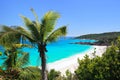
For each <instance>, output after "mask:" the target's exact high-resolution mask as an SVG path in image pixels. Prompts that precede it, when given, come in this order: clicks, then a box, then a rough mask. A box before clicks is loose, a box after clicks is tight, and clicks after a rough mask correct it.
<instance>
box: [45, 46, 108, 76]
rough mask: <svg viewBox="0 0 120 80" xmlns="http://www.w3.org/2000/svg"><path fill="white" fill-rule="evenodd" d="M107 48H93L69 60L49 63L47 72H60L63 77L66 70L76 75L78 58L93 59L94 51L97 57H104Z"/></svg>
mask: <svg viewBox="0 0 120 80" xmlns="http://www.w3.org/2000/svg"><path fill="white" fill-rule="evenodd" d="M106 48H107V46H92V48H90V49H88V50H87V51H84V52H82V53H79V54H76V55H74V56H71V57H68V58H64V59H62V60H59V61H56V62H53V63H48V64H47V70H48V71H50V70H51V69H55V70H56V71H60V72H61V75H64V74H65V71H66V70H69V71H70V72H71V73H74V71H75V70H76V69H77V67H78V66H79V64H78V61H77V60H78V58H79V59H83V58H84V56H85V55H86V54H87V55H89V57H90V58H92V57H93V55H92V53H94V50H95V51H96V55H97V56H102V54H103V53H104V52H105V51H106Z"/></svg>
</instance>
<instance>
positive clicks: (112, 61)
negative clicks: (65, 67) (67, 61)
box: [75, 38, 120, 80]
mask: <svg viewBox="0 0 120 80" xmlns="http://www.w3.org/2000/svg"><path fill="white" fill-rule="evenodd" d="M119 39H120V38H118V39H117V41H116V44H113V45H112V46H111V47H109V48H108V49H107V51H106V52H105V53H104V54H103V55H102V57H98V56H97V57H95V58H93V59H90V58H89V56H85V57H84V59H83V60H79V61H78V62H79V67H78V69H77V70H76V71H75V73H76V75H77V77H78V79H79V80H119V79H120V75H119V73H120V50H119V49H120V47H119V45H120V44H119V43H120V42H119ZM96 54H97V53H96Z"/></svg>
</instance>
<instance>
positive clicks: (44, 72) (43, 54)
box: [38, 45, 47, 80]
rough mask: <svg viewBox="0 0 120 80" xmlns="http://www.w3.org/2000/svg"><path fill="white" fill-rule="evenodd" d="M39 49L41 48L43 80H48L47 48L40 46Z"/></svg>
mask: <svg viewBox="0 0 120 80" xmlns="http://www.w3.org/2000/svg"><path fill="white" fill-rule="evenodd" d="M38 48H39V53H40V57H41V67H42V72H41V73H42V74H41V75H42V80H47V73H46V55H45V46H44V45H38Z"/></svg>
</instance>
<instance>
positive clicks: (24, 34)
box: [17, 27, 34, 42]
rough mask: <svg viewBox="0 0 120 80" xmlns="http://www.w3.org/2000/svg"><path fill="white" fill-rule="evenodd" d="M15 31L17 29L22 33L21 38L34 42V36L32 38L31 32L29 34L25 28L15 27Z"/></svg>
mask: <svg viewBox="0 0 120 80" xmlns="http://www.w3.org/2000/svg"><path fill="white" fill-rule="evenodd" d="M17 31H18V32H19V33H20V34H21V35H23V36H22V38H24V39H28V40H29V41H30V42H34V38H33V36H32V34H31V33H30V32H29V31H27V30H25V29H24V28H22V27H17Z"/></svg>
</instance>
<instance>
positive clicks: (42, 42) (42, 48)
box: [1, 9, 67, 80]
mask: <svg viewBox="0 0 120 80" xmlns="http://www.w3.org/2000/svg"><path fill="white" fill-rule="evenodd" d="M31 11H32V13H33V14H34V16H35V21H31V20H30V19H29V18H27V17H25V16H21V17H22V19H23V21H24V24H25V27H26V28H23V27H17V28H15V29H9V28H8V27H5V30H7V31H8V32H7V34H5V35H7V37H8V36H16V35H18V36H17V37H19V35H21V38H22V39H27V40H29V41H30V42H31V43H32V44H33V45H34V44H36V45H37V49H38V52H39V56H40V58H41V67H42V80H47V74H46V54H45V52H47V49H46V46H47V43H50V42H53V41H56V40H57V39H58V37H61V36H65V35H66V33H67V31H66V26H62V27H60V28H58V29H56V30H54V27H55V24H56V21H57V19H58V18H59V17H60V15H59V14H58V13H57V12H53V11H49V12H47V13H46V14H45V15H44V16H43V18H42V19H41V21H39V20H38V16H37V15H36V13H35V12H34V10H33V9H31ZM7 28H8V29H7ZM10 31H11V32H10ZM9 38H10V37H9ZM13 38H14V40H15V39H16V37H13ZM5 40H7V39H6V37H4V38H3V39H2V41H1V42H2V43H3V44H5ZM12 40H13V39H12ZM9 41H10V39H9Z"/></svg>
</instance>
